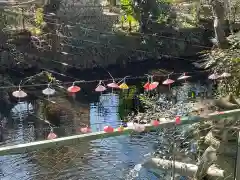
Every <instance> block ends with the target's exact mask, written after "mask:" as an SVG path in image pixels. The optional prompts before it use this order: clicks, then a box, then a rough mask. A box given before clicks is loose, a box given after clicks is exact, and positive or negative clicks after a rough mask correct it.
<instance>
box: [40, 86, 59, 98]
mask: <svg viewBox="0 0 240 180" xmlns="http://www.w3.org/2000/svg"><path fill="white" fill-rule="evenodd" d="M55 92H56V91H55V89H52V88H50V87H48V88H46V89H44V90H43V91H42V93H43V94H45V95H48V96H49V95H53V94H55Z"/></svg>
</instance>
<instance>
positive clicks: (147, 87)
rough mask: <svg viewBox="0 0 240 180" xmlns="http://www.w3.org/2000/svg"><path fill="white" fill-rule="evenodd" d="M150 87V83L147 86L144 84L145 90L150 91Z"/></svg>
mask: <svg viewBox="0 0 240 180" xmlns="http://www.w3.org/2000/svg"><path fill="white" fill-rule="evenodd" d="M149 86H150V82H147V83H146V84H144V86H143V88H144V89H145V90H147V89H149Z"/></svg>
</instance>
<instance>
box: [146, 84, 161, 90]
mask: <svg viewBox="0 0 240 180" xmlns="http://www.w3.org/2000/svg"><path fill="white" fill-rule="evenodd" d="M158 84H159V82H152V83H146V84H145V85H144V89H145V90H147V91H151V90H153V89H156V88H157V87H158Z"/></svg>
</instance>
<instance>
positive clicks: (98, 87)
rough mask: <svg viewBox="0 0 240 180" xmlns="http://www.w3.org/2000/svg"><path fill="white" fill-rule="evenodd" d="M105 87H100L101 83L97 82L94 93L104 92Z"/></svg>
mask: <svg viewBox="0 0 240 180" xmlns="http://www.w3.org/2000/svg"><path fill="white" fill-rule="evenodd" d="M106 89H107V88H106V87H105V86H104V85H102V81H99V83H98V85H97V87H96V89H95V91H96V92H103V91H106Z"/></svg>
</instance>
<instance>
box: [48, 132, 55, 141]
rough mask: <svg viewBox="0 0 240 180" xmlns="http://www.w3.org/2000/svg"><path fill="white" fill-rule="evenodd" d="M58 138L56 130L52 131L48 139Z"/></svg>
mask: <svg viewBox="0 0 240 180" xmlns="http://www.w3.org/2000/svg"><path fill="white" fill-rule="evenodd" d="M56 138H57V135H56V134H55V133H54V132H50V133H49V134H48V137H47V139H48V140H52V139H56Z"/></svg>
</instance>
